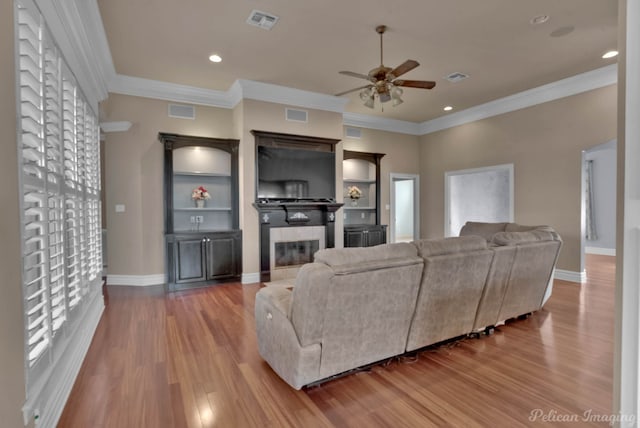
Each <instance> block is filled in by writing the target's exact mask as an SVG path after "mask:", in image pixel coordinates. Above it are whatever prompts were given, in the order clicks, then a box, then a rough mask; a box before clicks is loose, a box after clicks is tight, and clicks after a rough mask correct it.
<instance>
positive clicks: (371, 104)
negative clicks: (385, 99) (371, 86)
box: [364, 95, 374, 108]
mask: <svg viewBox="0 0 640 428" xmlns="http://www.w3.org/2000/svg"><path fill="white" fill-rule="evenodd" d="M373 101H374V100H373V95H372V96H370V97H369V99H368V100H367V101H365V102H364V106H365V107H369V108H373Z"/></svg>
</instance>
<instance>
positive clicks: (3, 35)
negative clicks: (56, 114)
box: [0, 2, 25, 427]
mask: <svg viewBox="0 0 640 428" xmlns="http://www.w3.org/2000/svg"><path fill="white" fill-rule="evenodd" d="M13 40H14V38H13V2H1V3H0V58H2V61H0V129H2V138H3V141H2V143H1V144H0V201H2V204H0V219H2V221H1V222H0V236H1V237H2V238H1V239H0V272H1V273H2V280H1V281H0V289H2V298H1V299H0V385H1V387H0V421H2V422H1V423H0V425H2V426H7V427H20V426H22V424H23V422H22V410H21V409H22V405H23V404H24V401H25V377H24V333H23V328H24V320H23V317H22V291H21V283H22V280H21V272H20V266H21V260H20V218H19V210H18V199H19V194H18V158H17V143H16V141H17V140H16V138H17V136H16V104H15V103H16V99H15V75H14V66H15V62H14V51H13Z"/></svg>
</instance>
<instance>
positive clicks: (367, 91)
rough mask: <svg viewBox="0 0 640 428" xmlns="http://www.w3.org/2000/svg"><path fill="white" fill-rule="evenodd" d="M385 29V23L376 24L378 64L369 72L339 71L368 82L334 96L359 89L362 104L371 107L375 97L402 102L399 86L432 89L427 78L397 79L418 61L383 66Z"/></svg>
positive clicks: (381, 100)
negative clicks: (378, 42) (378, 39)
mask: <svg viewBox="0 0 640 428" xmlns="http://www.w3.org/2000/svg"><path fill="white" fill-rule="evenodd" d="M386 30H387V26H386V25H378V26H377V27H376V32H377V33H378V34H380V66H379V67H376V68H374V69H373V70H371V71H370V72H369V74H361V73H354V72H353V71H340V72H339V73H340V74H344V75H345V76H351V77H357V78H359V79H365V80H368V81H369V82H370V83H368V84H366V85H364V86H360V87H357V88H353V89H349V90H348V91H344V92H340V93H339V94H336V96H338V97H339V96H341V95H346V94H349V93H351V92H355V91H361V92H360V99H361V100H362V101H364V105H365V106H367V107H369V108H373V105H374V101H375V98H376V97H377V98H378V99H379V100H380V102H381V103H386V102H387V101H390V100H393V102H392V104H393V106H397V105H400V104H402V102H403V101H402V89H401V88H400V87H401V86H402V87H405V88H420V89H432V88H433V87H434V86H436V82H432V81H427V80H404V79H398V77H400V76H402V75H403V74H405V73H407V72H409V71H411V70H413V69H414V68H416V67H417V66H419V65H420V64H419V63H418V61H414V60H412V59H408V60H406V61H405V62H403V63H402V64H400V65H399V66H397V67H396V68H393V69H392V68H390V67H385V66H384V63H383V62H382V54H383V50H382V35H383V34H384V32H385V31H386Z"/></svg>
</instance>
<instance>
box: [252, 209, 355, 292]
mask: <svg viewBox="0 0 640 428" xmlns="http://www.w3.org/2000/svg"><path fill="white" fill-rule="evenodd" d="M342 205H343V204H341V203H337V202H332V201H327V202H321V201H305V200H296V201H273V200H260V201H258V202H256V203H254V204H253V206H254V207H255V208H256V209H257V210H258V214H259V218H260V281H262V282H267V281H270V280H271V267H270V257H271V248H270V234H271V228H273V227H300V226H325V234H326V235H325V245H326V248H333V247H334V246H335V220H336V211H337V210H338V209H340V207H342Z"/></svg>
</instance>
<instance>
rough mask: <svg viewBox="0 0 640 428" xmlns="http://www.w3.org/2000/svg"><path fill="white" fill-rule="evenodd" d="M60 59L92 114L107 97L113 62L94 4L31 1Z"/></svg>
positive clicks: (90, 1) (89, 1)
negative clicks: (69, 71) (42, 20)
mask: <svg viewBox="0 0 640 428" xmlns="http://www.w3.org/2000/svg"><path fill="white" fill-rule="evenodd" d="M35 2H36V4H37V6H38V9H40V13H42V16H43V17H44V20H45V22H46V24H47V27H48V28H49V30H50V32H51V34H52V36H53V38H54V40H55V41H56V44H57V45H58V47H59V48H60V51H61V52H62V56H63V57H64V59H65V61H66V62H67V64H68V65H69V68H70V69H71V70H72V73H73V74H74V76H75V78H76V80H77V81H78V84H79V85H80V88H81V89H82V92H83V93H84V95H85V97H86V98H87V101H88V102H89V103H90V104H91V106H92V108H93V109H94V111H95V112H97V111H98V103H99V102H100V101H102V100H104V99H105V98H107V96H108V90H107V81H108V78H109V74H110V73H113V74H115V71H114V68H113V61H112V60H111V53H110V51H109V45H108V43H107V38H106V36H105V34H104V27H103V25H102V20H101V18H100V11H99V9H98V4H97V0H86V1H83V0H72V1H69V0H35Z"/></svg>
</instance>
